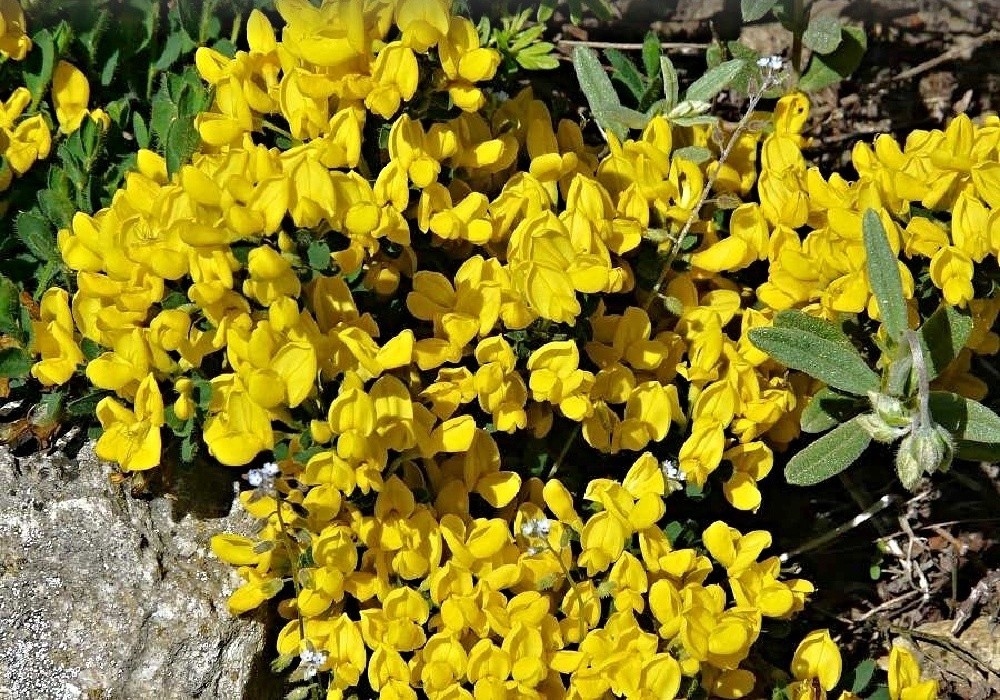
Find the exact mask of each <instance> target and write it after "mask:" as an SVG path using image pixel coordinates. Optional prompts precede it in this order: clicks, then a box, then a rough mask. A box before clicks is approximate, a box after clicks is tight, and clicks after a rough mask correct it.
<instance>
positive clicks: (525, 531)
mask: <svg viewBox="0 0 1000 700" xmlns="http://www.w3.org/2000/svg"><path fill="white" fill-rule="evenodd" d="M521 534H522V535H524V536H525V537H534V536H535V521H534V520H525V521H524V522H523V523H522V524H521Z"/></svg>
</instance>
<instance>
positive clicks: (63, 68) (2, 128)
mask: <svg viewBox="0 0 1000 700" xmlns="http://www.w3.org/2000/svg"><path fill="white" fill-rule="evenodd" d="M10 2H12V3H13V5H12V6H11V7H12V8H15V9H16V11H17V13H18V14H16V15H11V17H12V18H11V19H10V20H7V31H8V33H10V32H13V31H15V30H16V31H20V32H22V34H21V36H22V37H23V42H21V43H18V44H17V46H21V47H23V48H24V51H25V52H27V50H28V48H30V46H31V40H30V39H28V38H27V37H26V36H24V35H23V27H24V15H23V13H22V12H21V8H20V5H19V4H18V3H17V0H10ZM5 11H6V12H8V14H9V8H6V3H5V0H0V55H4V46H5V41H6V37H5V36H4V22H5V20H4V14H3V13H4V12H5ZM10 41H12V42H13V39H10ZM24 42H26V43H24ZM9 55H10V56H11V57H12V58H14V59H18V60H19V59H20V58H23V54H21V55H18V54H17V53H14V52H13V49H12V52H11V53H10V54H9ZM51 96H52V107H53V109H54V110H55V116H56V120H57V121H58V123H59V131H60V133H62V134H71V133H73V132H74V131H76V130H77V129H79V128H80V123H81V122H82V121H83V119H84V117H86V116H90V117H91V118H92V119H94V120H95V121H97V122H98V123H100V124H101V125H102V127H103V128H104V129H107V128H108V126H109V124H110V120H109V118H108V115H107V114H105V113H104V111H103V110H100V109H95V110H93V111H91V110H88V109H87V103H88V102H89V101H90V85H89V84H88V83H87V78H86V76H84V74H83V73H81V72H80V70H79V69H77V68H76V67H75V66H73V65H72V64H70V63H68V62H66V61H59V63H58V65H57V66H56V68H55V71H54V72H53V75H52V90H51ZM36 102H37V100H36ZM29 107H31V109H30V110H29ZM25 110H29V111H32V112H35V113H34V114H32V115H31V116H24V112H25ZM51 129H52V127H51V124H50V122H49V121H48V120H47V119H46V118H45V115H44V114H42V113H41V112H37V111H35V110H34V107H33V106H32V95H31V92H30V91H29V90H28V89H27V88H25V87H19V88H16V89H15V90H14V91H13V92H12V93H11V95H10V96H9V97H8V98H7V99H6V100H5V101H0V159H2V161H3V162H2V164H0V192H3V191H4V190H6V189H7V188H8V187H10V184H11V181H12V180H13V178H14V176H15V175H24V173H26V172H28V170H30V169H31V166H32V165H34V164H35V162H36V161H39V160H45V159H46V158H48V157H49V153H50V152H51V150H52V133H51ZM0 207H2V204H0ZM64 381H65V380H64Z"/></svg>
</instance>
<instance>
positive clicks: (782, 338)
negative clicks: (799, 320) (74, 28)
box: [749, 328, 880, 396]
mask: <svg viewBox="0 0 1000 700" xmlns="http://www.w3.org/2000/svg"><path fill="white" fill-rule="evenodd" d="M749 337H750V342H751V343H753V344H754V345H755V346H757V347H758V348H760V349H761V350H763V351H764V352H766V353H767V354H769V355H770V356H771V357H773V358H774V359H775V360H777V361H778V362H780V363H781V364H783V365H785V366H786V367H791V368H792V369H797V370H799V371H800V372H805V373H806V374H808V375H810V376H812V377H815V378H816V379H819V380H821V381H823V382H826V383H827V384H828V385H829V386H831V387H833V388H834V389H840V390H841V391H846V392H848V393H850V394H857V395H859V396H865V395H867V394H868V392H869V391H878V390H879V386H880V382H879V377H878V375H877V374H875V372H873V371H872V370H871V368H870V367H869V366H868V365H867V364H865V361H864V360H863V359H861V356H860V355H858V353H857V352H856V351H855V350H854V349H853V348H847V347H844V346H843V345H841V344H840V343H837V342H835V341H832V340H828V339H826V338H823V337H821V336H818V335H816V334H815V333H810V332H808V331H803V330H800V329H798V328H754V329H753V330H751V331H750V333H749Z"/></svg>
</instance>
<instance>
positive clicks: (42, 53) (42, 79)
mask: <svg viewBox="0 0 1000 700" xmlns="http://www.w3.org/2000/svg"><path fill="white" fill-rule="evenodd" d="M31 41H32V42H33V43H34V45H35V46H34V48H33V49H32V50H31V51H30V52H28V56H27V59H26V60H25V62H24V73H23V74H22V75H23V79H24V85H25V87H27V88H28V90H29V91H30V92H31V109H34V108H35V107H37V106H38V103H39V102H40V101H41V99H42V97H43V96H44V95H45V92H46V90H47V89H48V87H49V83H50V82H51V81H52V74H53V73H54V72H55V69H56V43H55V38H54V37H53V35H52V32H50V31H49V30H48V29H42V30H41V31H38V32H35V34H34V36H32V37H31Z"/></svg>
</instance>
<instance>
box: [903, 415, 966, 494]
mask: <svg viewBox="0 0 1000 700" xmlns="http://www.w3.org/2000/svg"><path fill="white" fill-rule="evenodd" d="M954 453H955V446H954V443H953V442H952V438H951V435H949V434H948V431H947V430H945V429H944V428H942V427H941V426H940V425H932V426H926V425H924V426H920V427H919V428H917V429H915V430H914V431H913V432H912V433H911V434H910V435H907V436H906V438H904V439H903V441H902V442H901V443H900V445H899V452H898V453H897V454H896V473H897V474H898V475H899V480H900V481H901V482H902V483H903V486H905V487H906V488H908V489H910V490H913V487H914V486H916V485H917V482H918V481H919V480H920V477H921V476H922V475H923V474H924V472H926V473H928V474H933V473H934V472H936V471H947V470H948V467H950V466H951V460H952V457H953V456H954Z"/></svg>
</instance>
